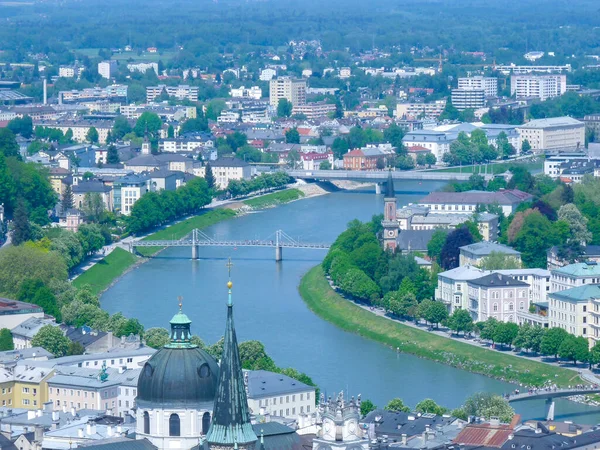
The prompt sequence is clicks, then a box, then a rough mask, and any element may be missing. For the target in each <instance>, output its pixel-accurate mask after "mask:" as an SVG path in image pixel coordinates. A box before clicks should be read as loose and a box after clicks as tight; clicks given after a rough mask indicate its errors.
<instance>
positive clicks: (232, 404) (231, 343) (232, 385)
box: [206, 258, 258, 449]
mask: <svg viewBox="0 0 600 450" xmlns="http://www.w3.org/2000/svg"><path fill="white" fill-rule="evenodd" d="M232 266H233V264H232V263H231V258H230V259H229V260H228V262H227V268H228V271H229V278H230V279H229V281H228V282H227V289H228V299H227V321H226V325H225V336H224V342H223V356H222V357H221V367H220V370H219V381H218V384H217V395H216V397H215V406H214V409H213V416H212V423H211V425H210V429H209V430H208V433H207V435H206V441H207V442H208V444H209V447H212V446H213V445H214V446H215V447H219V448H223V447H233V448H237V447H238V445H239V446H240V447H241V448H243V449H244V448H248V447H249V445H248V444H253V443H255V442H256V441H257V440H258V438H257V437H256V434H255V433H254V430H253V429H252V424H251V422H250V410H249V408H248V399H247V397H246V386H245V384H244V374H243V372H242V363H241V361H240V353H239V348H238V343H237V336H236V334H235V326H234V323H233V301H232V299H231V288H232V287H233V283H232V282H231V267H232Z"/></svg>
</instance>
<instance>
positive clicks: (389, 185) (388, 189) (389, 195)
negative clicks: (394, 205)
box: [384, 170, 396, 201]
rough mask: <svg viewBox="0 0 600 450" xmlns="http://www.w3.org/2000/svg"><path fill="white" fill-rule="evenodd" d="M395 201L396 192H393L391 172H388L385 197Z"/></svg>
mask: <svg viewBox="0 0 600 450" xmlns="http://www.w3.org/2000/svg"><path fill="white" fill-rule="evenodd" d="M384 198H393V199H394V201H395V199H396V192H395V191H394V179H393V178H392V171H391V170H390V171H389V172H388V178H387V182H386V183H385V197H384Z"/></svg>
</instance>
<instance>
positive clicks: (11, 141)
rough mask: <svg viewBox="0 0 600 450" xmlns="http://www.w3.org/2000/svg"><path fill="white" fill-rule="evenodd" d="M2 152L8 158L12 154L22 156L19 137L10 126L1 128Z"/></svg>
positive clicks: (0, 143) (0, 142) (0, 149)
mask: <svg viewBox="0 0 600 450" xmlns="http://www.w3.org/2000/svg"><path fill="white" fill-rule="evenodd" d="M0 153H3V154H4V156H6V157H7V158H8V157H10V156H14V157H17V158H20V157H21V154H20V151H19V144H18V143H17V138H16V136H15V134H14V133H13V132H12V131H10V130H9V129H8V128H0Z"/></svg>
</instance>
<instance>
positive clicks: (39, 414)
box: [35, 409, 43, 417]
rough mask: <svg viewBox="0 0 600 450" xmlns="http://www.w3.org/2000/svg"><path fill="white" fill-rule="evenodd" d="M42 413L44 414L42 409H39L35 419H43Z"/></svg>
mask: <svg viewBox="0 0 600 450" xmlns="http://www.w3.org/2000/svg"><path fill="white" fill-rule="evenodd" d="M42 412H43V411H42V410H41V409H38V410H37V411H36V412H35V417H42Z"/></svg>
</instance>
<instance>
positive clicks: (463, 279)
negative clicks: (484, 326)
mask: <svg viewBox="0 0 600 450" xmlns="http://www.w3.org/2000/svg"><path fill="white" fill-rule="evenodd" d="M401 235H402V233H400V236H401ZM489 273H491V272H488V271H485V270H481V269H478V268H477V267H472V266H462V267H457V268H455V269H451V270H447V271H445V272H441V273H439V274H438V285H437V288H436V289H435V300H437V301H441V302H443V303H445V304H446V306H447V307H448V310H449V312H450V314H452V313H453V312H454V311H455V310H457V309H467V310H468V308H469V298H468V288H467V282H468V281H470V280H474V279H477V278H481V277H483V276H484V275H487V274H489Z"/></svg>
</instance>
